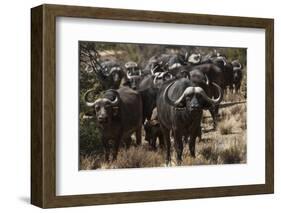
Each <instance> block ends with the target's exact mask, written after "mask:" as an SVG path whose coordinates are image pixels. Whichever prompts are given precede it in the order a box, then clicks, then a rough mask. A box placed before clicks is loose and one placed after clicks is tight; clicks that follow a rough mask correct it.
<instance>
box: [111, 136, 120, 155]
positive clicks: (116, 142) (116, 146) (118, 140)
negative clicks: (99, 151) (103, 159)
mask: <svg viewBox="0 0 281 213" xmlns="http://www.w3.org/2000/svg"><path fill="white" fill-rule="evenodd" d="M120 141H121V137H119V138H118V139H116V140H115V141H114V146H113V158H112V160H113V161H115V160H116V159H117V155H118V151H119V146H120Z"/></svg>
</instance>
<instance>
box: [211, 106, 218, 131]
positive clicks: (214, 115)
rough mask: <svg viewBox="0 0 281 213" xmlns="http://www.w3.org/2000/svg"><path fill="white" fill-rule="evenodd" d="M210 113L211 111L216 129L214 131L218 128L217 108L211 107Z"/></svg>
mask: <svg viewBox="0 0 281 213" xmlns="http://www.w3.org/2000/svg"><path fill="white" fill-rule="evenodd" d="M209 111H210V114H211V116H212V119H213V127H214V129H216V128H217V116H216V112H215V108H214V107H211V108H210V109H209Z"/></svg>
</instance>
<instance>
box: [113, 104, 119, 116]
mask: <svg viewBox="0 0 281 213" xmlns="http://www.w3.org/2000/svg"><path fill="white" fill-rule="evenodd" d="M112 111H113V116H117V115H118V112H119V107H118V106H115V107H112Z"/></svg>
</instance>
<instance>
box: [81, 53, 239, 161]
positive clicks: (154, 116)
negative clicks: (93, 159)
mask: <svg viewBox="0 0 281 213" xmlns="http://www.w3.org/2000/svg"><path fill="white" fill-rule="evenodd" d="M97 54H98V53H97ZM90 61H91V63H90V65H91V66H92V68H93V71H94V72H95V75H96V77H97V79H98V80H99V81H100V84H101V85H102V87H103V88H104V92H103V93H102V95H101V97H99V98H98V99H96V100H90V99H91V98H89V95H90V94H91V93H92V92H93V89H90V90H88V91H87V92H86V93H85V94H84V101H85V103H86V105H87V106H88V107H91V108H92V109H93V111H94V114H95V119H96V121H97V125H98V128H99V131H100V133H101V141H102V143H103V147H104V154H105V160H106V161H109V159H110V154H111V153H112V160H116V158H117V155H118V150H119V147H120V146H121V144H123V145H124V146H125V147H126V148H128V147H129V146H130V144H131V142H132V139H131V136H132V134H134V133H135V138H136V144H137V145H140V144H141V143H142V127H144V131H145V140H146V141H148V143H149V145H150V147H151V148H152V149H156V147H157V145H156V141H157V139H158V141H159V146H160V147H162V148H163V149H164V150H166V163H167V164H169V163H170V162H171V138H172V139H173V141H174V143H173V144H174V148H175V150H176V157H177V163H178V164H181V162H182V152H183V146H184V144H185V143H188V145H189V150H190V155H191V156H192V157H195V141H196V138H201V134H202V132H201V121H202V113H203V110H208V111H209V112H210V113H211V115H212V120H213V126H214V128H216V125H217V116H218V110H219V107H220V103H221V101H222V100H223V97H224V94H225V93H227V92H231V93H239V91H240V86H241V81H242V77H243V76H242V73H243V72H242V69H243V66H242V65H241V63H240V62H239V61H238V60H234V61H229V59H228V58H227V56H226V55H223V54H220V53H218V52H215V51H212V52H210V53H209V54H205V55H202V54H200V53H198V52H186V53H174V54H159V55H155V56H153V57H151V58H150V59H149V60H148V61H147V62H146V64H145V66H143V67H140V65H138V64H137V63H135V62H133V61H129V62H127V63H125V64H120V63H118V61H116V60H98V59H97V58H96V57H92V58H90ZM110 141H112V144H113V149H112V147H111V146H110ZM111 149H112V152H111Z"/></svg>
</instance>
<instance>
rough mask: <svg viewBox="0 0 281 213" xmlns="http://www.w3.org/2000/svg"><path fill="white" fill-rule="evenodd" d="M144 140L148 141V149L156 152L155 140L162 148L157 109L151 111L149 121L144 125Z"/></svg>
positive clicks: (162, 142)
mask: <svg viewBox="0 0 281 213" xmlns="http://www.w3.org/2000/svg"><path fill="white" fill-rule="evenodd" d="M144 130H145V140H146V141H148V143H149V145H150V147H151V148H152V149H153V150H156V140H157V139H158V141H159V145H160V147H161V148H162V149H163V148H164V139H163V134H162V131H161V128H160V123H159V120H158V115H157V108H154V109H153V113H152V116H151V119H150V120H146V122H145V123H144Z"/></svg>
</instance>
